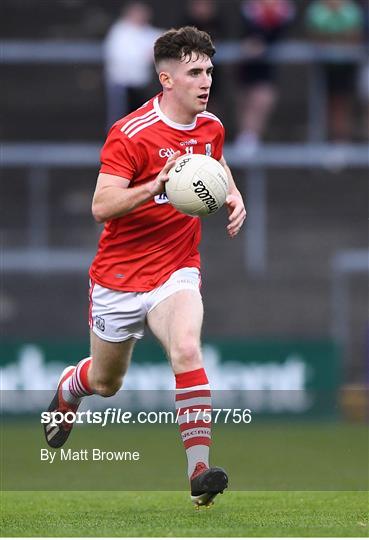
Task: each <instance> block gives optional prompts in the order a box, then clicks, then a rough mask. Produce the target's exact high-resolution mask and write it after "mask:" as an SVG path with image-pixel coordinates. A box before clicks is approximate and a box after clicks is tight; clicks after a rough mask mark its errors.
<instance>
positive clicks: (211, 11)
mask: <svg viewBox="0 0 369 540" xmlns="http://www.w3.org/2000/svg"><path fill="white" fill-rule="evenodd" d="M181 25H183V26H196V28H198V29H199V30H204V31H205V32H207V33H208V34H210V36H211V38H212V40H213V41H216V40H218V39H224V23H223V18H222V17H221V16H220V13H219V11H218V4H217V2H216V1H215V0H188V2H187V4H186V13H185V18H184V21H183V23H181Z"/></svg>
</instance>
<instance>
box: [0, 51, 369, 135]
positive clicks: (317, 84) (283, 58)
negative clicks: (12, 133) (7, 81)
mask: <svg viewBox="0 0 369 540" xmlns="http://www.w3.org/2000/svg"><path fill="white" fill-rule="evenodd" d="M0 51H1V61H2V63H3V64H27V63H31V64H37V63H52V64H58V63H64V64H65V63H72V64H76V63H79V62H80V63H84V64H96V63H98V64H102V63H103V45H102V42H100V41H83V42H80V41H69V40H68V41H62V40H60V41H50V40H42V41H37V40H32V41H17V40H2V41H1V40H0ZM367 57H368V50H367V47H365V46H364V45H348V44H345V45H330V44H324V45H318V44H314V43H311V42H308V41H296V40H288V41H284V42H283V43H280V44H277V45H275V46H274V47H273V48H272V49H271V51H270V52H269V54H268V58H269V60H270V61H271V62H273V63H283V64H296V63H297V64H302V63H303V64H308V65H309V71H310V77H309V99H308V140H309V141H310V142H320V141H323V140H324V139H325V136H326V126H327V119H326V102H327V88H326V78H325V71H324V69H323V66H322V64H323V63H330V62H332V63H335V64H337V63H342V62H354V63H358V64H360V63H365V62H366V61H367ZM246 58H247V54H246V53H245V51H244V50H243V49H242V48H241V46H240V42H238V41H227V42H225V41H224V42H218V43H217V54H216V56H215V57H214V61H215V63H219V64H230V63H235V62H237V61H239V60H242V59H246Z"/></svg>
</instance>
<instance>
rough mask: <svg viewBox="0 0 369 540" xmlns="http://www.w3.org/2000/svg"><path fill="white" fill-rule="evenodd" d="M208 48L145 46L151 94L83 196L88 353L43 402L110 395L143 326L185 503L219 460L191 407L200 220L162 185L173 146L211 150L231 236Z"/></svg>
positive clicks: (234, 203) (194, 42) (232, 201)
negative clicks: (90, 233)
mask: <svg viewBox="0 0 369 540" xmlns="http://www.w3.org/2000/svg"><path fill="white" fill-rule="evenodd" d="M214 53H215V49H214V47H213V44H212V42H211V39H210V36H209V35H208V34H206V33H205V32H202V31H199V30H197V29H196V28H194V27H183V28H180V29H178V30H169V31H168V32H166V33H164V34H163V35H162V36H161V37H159V38H158V40H157V41H156V43H155V46H154V57H155V66H156V70H157V73H158V76H159V80H160V83H161V85H162V87H163V91H162V93H160V94H159V95H157V96H156V97H154V98H153V99H151V100H150V101H148V102H147V103H145V104H144V105H143V106H142V107H141V108H139V109H138V110H136V111H134V112H133V113H131V114H129V115H128V116H126V117H125V118H123V119H121V120H119V121H118V122H116V123H115V124H114V125H113V127H112V128H111V130H110V132H109V134H108V137H107V140H106V142H105V145H104V147H103V149H102V153H101V164H102V165H101V169H100V174H99V176H98V180H97V185H96V191H95V194H94V197H93V202H92V213H93V216H94V218H95V219H96V221H98V222H99V223H105V228H104V231H103V233H102V235H101V238H100V242H99V246H98V251H97V254H96V257H95V259H94V261H93V263H92V265H91V268H90V279H91V287H90V317H89V319H90V328H91V357H89V358H85V359H83V360H81V361H80V362H79V363H78V364H77V366H73V367H69V368H67V369H66V370H65V371H64V372H63V374H62V376H61V379H60V382H59V386H58V389H57V392H56V394H55V397H54V399H53V401H52V403H51V405H50V408H49V411H55V410H57V411H62V412H66V411H75V410H76V409H77V408H78V406H79V404H80V402H81V399H82V398H83V397H84V396H88V395H91V394H99V395H101V396H105V397H108V396H112V395H113V394H115V393H116V392H117V391H118V390H119V389H120V387H121V385H122V381H123V377H124V375H125V373H126V371H127V368H128V365H129V362H130V359H131V355H132V351H133V348H134V344H135V342H136V340H138V339H141V338H142V337H143V333H144V326H145V324H147V325H148V326H149V327H150V329H151V330H152V332H153V333H154V335H155V336H156V337H157V338H158V340H159V342H160V343H161V345H162V346H163V348H164V349H165V351H166V353H167V356H168V358H169V359H170V363H171V367H172V369H173V373H174V375H175V381H176V408H177V410H178V409H181V410H180V413H181V412H182V411H184V410H185V407H186V410H187V411H188V412H187V413H186V414H179V424H180V431H181V436H182V440H183V443H184V447H185V450H186V454H187V459H188V475H189V479H190V484H191V495H192V500H193V501H194V503H195V504H197V505H209V504H211V502H212V501H213V499H214V497H215V496H216V495H217V494H218V493H221V492H223V490H224V489H225V488H226V487H227V483H228V479H227V475H226V473H225V471H224V470H223V469H221V468H218V467H212V468H209V446H210V442H211V428H210V424H209V423H208V422H206V421H205V418H203V419H202V418H201V416H200V417H199V418H197V421H195V418H194V417H195V414H197V413H193V412H192V413H191V411H193V409H200V410H201V411H205V412H206V411H208V410H209V408H210V406H211V396H210V388H209V382H208V379H207V376H206V373H205V369H204V366H203V361H202V356H201V347H200V333H201V326H202V320H203V305H202V300H201V294H200V290H199V289H200V256H199V251H198V246H199V243H200V235H201V232H200V225H201V224H200V219H199V218H195V217H190V216H187V215H185V214H182V213H180V212H178V211H177V210H176V209H175V208H174V207H173V206H171V205H170V204H168V203H167V201H166V199H165V195H164V192H165V182H166V181H167V180H168V173H169V171H170V169H171V168H172V167H173V165H174V163H175V161H176V159H177V158H178V157H179V156H180V155H181V154H185V153H186V152H187V153H197V154H208V155H212V157H213V158H215V159H217V160H219V161H220V163H221V164H222V165H223V166H224V167H225V168H226V171H227V175H228V177H229V186H230V187H229V194H228V197H227V200H226V204H227V206H228V212H229V224H228V226H227V229H228V233H229V236H230V237H231V238H233V237H234V236H236V235H237V233H238V232H239V230H240V228H241V226H242V223H243V221H244V219H245V216H246V212H245V208H244V204H243V201H242V197H241V195H240V193H239V191H238V190H237V188H236V186H235V183H234V181H233V178H232V175H231V172H230V170H229V168H228V167H227V165H226V162H225V160H224V157H223V154H222V148H223V142H224V128H223V126H222V123H221V122H220V120H219V119H218V118H217V117H216V116H214V115H213V114H211V113H210V112H207V111H206V107H207V102H208V99H209V92H210V87H211V81H212V71H213V65H212V62H211V58H212V57H213V55H214ZM71 428H72V424H67V423H65V424H63V425H59V426H58V428H56V427H52V426H50V425H46V427H45V434H46V438H47V441H48V443H49V445H50V446H53V447H59V446H62V445H63V444H64V443H65V441H66V440H67V438H68V436H69V434H70V430H71Z"/></svg>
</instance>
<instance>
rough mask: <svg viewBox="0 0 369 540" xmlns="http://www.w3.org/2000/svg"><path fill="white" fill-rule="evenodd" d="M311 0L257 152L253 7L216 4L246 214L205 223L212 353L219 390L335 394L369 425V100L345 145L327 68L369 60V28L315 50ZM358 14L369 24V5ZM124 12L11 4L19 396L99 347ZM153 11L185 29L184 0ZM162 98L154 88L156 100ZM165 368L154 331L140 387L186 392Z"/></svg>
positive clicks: (12, 385)
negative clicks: (248, 85)
mask: <svg viewBox="0 0 369 540" xmlns="http://www.w3.org/2000/svg"><path fill="white" fill-rule="evenodd" d="M309 4H311V2H308V1H304V0H301V1H300V0H299V1H295V2H294V5H295V9H296V17H295V19H294V21H293V23H292V24H291V25H290V27H289V28H288V30H287V32H286V34H285V35H284V38H283V40H282V41H280V42H279V43H278V44H276V45H275V46H274V47H271V48H270V52H269V55H270V56H269V58H270V61H271V62H272V64H273V65H275V66H278V73H277V80H276V85H277V87H278V94H279V99H278V101H277V103H276V106H275V108H274V110H273V113H272V116H271V118H270V120H269V122H268V125H267V127H266V130H265V134H264V136H263V142H262V144H261V146H260V147H259V148H258V149H257V150H256V151H255V152H254V153H252V154H251V155H248V154H247V152H243V151H242V149H241V150H240V148H239V146H237V145H235V144H234V141H235V140H236V136H237V130H238V125H237V118H238V116H239V105H238V101H237V99H236V98H237V96H238V94H239V88H238V79H237V76H236V72H237V66H238V63H239V62H240V60H241V57H242V50H243V49H242V47H241V44H240V39H241V36H242V28H241V22H240V3H239V2H237V1H233V0H227V1H224V2H221V1H219V2H218V3H217V6H218V8H219V13H220V14H221V18H222V21H223V24H224V27H223V30H222V35H220V37H219V39H216V40H215V41H216V46H217V51H218V52H217V55H216V57H215V63H216V72H215V73H216V74H215V78H216V84H217V101H216V111H214V112H216V113H217V114H218V115H219V116H220V117H221V119H222V120H223V122H224V124H225V127H226V130H227V134H228V139H227V141H226V142H227V145H226V149H225V156H226V158H227V160H228V162H229V164H230V165H231V167H232V169H233V171H234V175H235V178H236V181H237V183H238V186H239V188H240V189H241V191H242V192H243V194H244V195H245V198H246V206H247V210H248V220H247V222H246V226H245V228H244V230H243V232H242V234H241V235H240V236H239V237H238V238H237V239H236V240H234V241H230V240H229V239H228V238H227V236H226V233H225V223H226V215H225V212H223V213H222V212H221V213H219V214H217V215H216V216H214V217H212V218H210V219H209V220H208V221H207V222H206V223H205V222H204V227H203V241H202V257H203V283H204V286H203V295H204V302H205V309H206V317H205V323H204V331H203V339H204V343H205V356H206V361H207V363H208V366H209V373H210V378H211V379H212V380H213V381H215V386H216V385H217V384H218V385H219V386H218V388H225V389H229V388H237V387H239V388H252V389H255V390H262V391H263V390H265V391H270V390H299V391H308V390H319V391H323V392H324V391H325V390H327V391H329V393H330V394H329V395H332V396H333V397H332V400H331V401H330V402H329V403H328V405H327V401H329V400H322V401H321V403H322V409H321V411H320V412H321V413H322V414H323V413H327V414H332V407H333V409H334V414H335V415H337V414H338V415H339V416H342V415H343V416H345V417H348V418H350V419H356V420H365V419H366V420H367V418H368V417H367V414H368V413H367V411H368V403H367V401H366V400H367V388H368V377H369V353H368V311H367V310H368V286H367V284H368V282H367V279H368V164H369V155H368V126H367V123H366V121H367V118H368V103H369V97H368V101H365V99H363V98H362V97H360V95H359V90H358V86H357V85H356V81H355V84H354V85H353V87H354V91H353V93H352V95H351V98H352V100H353V111H352V115H353V116H352V120H353V122H352V124H353V131H352V134H351V136H350V138H349V139H348V140H345V141H341V142H340V143H339V144H337V143H336V142H335V141H332V140H331V139H330V137H329V136H328V132H327V99H328V97H327V84H326V82H327V81H326V79H325V68H324V66H325V65H326V64H327V63H328V64H332V65H339V64H342V63H343V62H346V63H347V62H348V63H351V64H353V65H356V66H357V67H358V68H359V69H360V68H362V67H364V65H365V62H366V61H367V57H368V49H367V46H366V44H365V43H366V42H365V40H367V39H368V38H367V37H365V30H364V26H363V29H362V34H361V39H360V40H359V41H357V42H355V43H353V44H352V43H344V44H337V43H334V44H332V43H330V44H324V45H322V44H317V43H316V42H314V43H313V42H312V41H311V40H310V39H309V35H308V33H307V31H306V24H305V17H306V11H307V9H308V8H309ZM357 4H358V5H359V6H360V7H361V9H362V10H363V14H364V15H363V17H365V13H366V15H367V11H368V5H367V2H357ZM122 5H124V2H118V1H116V0H104V1H102V0H57V1H55V2H46V1H42V0H27V2H24V1H23V0H2V9H1V11H2V23H3V24H2V38H1V42H0V47H1V56H2V65H1V72H2V90H3V91H2V92H1V97H0V99H1V109H2V125H1V135H0V137H1V146H2V157H1V160H2V169H3V170H2V180H1V200H2V211H1V216H0V221H1V230H2V233H1V234H2V263H1V264H2V281H1V283H2V285H1V291H0V301H1V311H0V317H1V326H2V328H3V330H2V335H3V347H2V353H1V355H0V363H1V371H2V381H3V388H5V389H9V390H14V389H22V388H30V389H48V388H51V387H52V386H53V385H55V382H56V378H57V376H58V374H59V373H60V368H61V366H62V365H63V364H64V365H67V363H68V364H70V363H73V362H75V361H77V360H78V359H79V358H80V357H81V355H82V356H85V355H86V353H87V351H88V327H87V317H88V298H87V291H88V279H87V272H88V266H89V263H90V261H91V259H92V257H93V255H94V252H95V249H96V242H97V239H98V235H99V232H100V227H99V226H97V225H96V224H95V223H94V221H93V219H92V217H91V212H90V202H91V197H92V194H93V191H94V187H95V180H96V176H97V171H98V159H99V149H100V147H101V145H102V143H103V141H104V137H105V122H106V106H105V90H104V69H103V53H102V42H103V39H104V37H105V36H106V33H107V31H108V29H109V27H110V26H111V25H112V24H113V22H114V21H116V19H117V17H118V15H119V11H120V9H121V7H122ZM150 5H151V6H152V7H153V21H152V22H153V24H154V25H155V26H156V27H159V28H168V27H171V26H178V25H181V24H182V22H183V21H184V20H185V13H184V9H185V5H184V3H182V2H179V1H177V0H175V1H174V0H160V1H159V0H155V1H154V0H152V1H151V2H150ZM157 90H158V86H157V83H156V82H155V79H154V78H153V81H152V83H151V85H150V91H152V93H154V92H156V91H157ZM219 96H221V99H220V98H219ZM209 109H210V110H212V108H211V106H210V107H209ZM163 362H164V358H163V356H162V355H161V354H160V352H159V350H158V348H157V346H155V345H154V344H153V343H152V342H151V341H150V338H149V337H147V341H146V342H145V343H144V344H142V345H141V344H140V347H139V348H138V351H137V354H136V357H135V359H134V365H133V366H132V371H131V374H130V375H129V377H130V378H128V381H127V384H128V387H130V388H134V387H139V388H145V387H146V388H148V387H150V384H151V385H154V387H155V388H160V385H161V384H162V385H164V387H166V388H170V386H171V379H170V375H169V369H167V368H162V367H161V366H160V365H159V364H160V363H163ZM152 365H154V369H153V368H152ZM163 369H164V371H163ZM155 373H158V375H157V376H155ZM165 377H167V378H168V381H169V382H168V383H163V381H164V380H165ZM227 377H228V378H227ZM324 403H325V405H324ZM313 408H314V407H313ZM277 409H278V407H277ZM282 409H283V408H282ZM290 409H291V408H290ZM314 411H315V412H316V404H315V409H314ZM264 412H265V411H264ZM266 412H268V411H266ZM269 412H270V413H273V407H271V408H270V410H269ZM279 412H281V411H279ZM282 412H283V410H282ZM284 412H291V410H288V407H286V410H285V411H284ZM292 412H294V413H295V414H298V412H299V411H298V408H297V409H296V410H294V409H293V406H292ZM303 412H309V411H303Z"/></svg>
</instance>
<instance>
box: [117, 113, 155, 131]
mask: <svg viewBox="0 0 369 540" xmlns="http://www.w3.org/2000/svg"><path fill="white" fill-rule="evenodd" d="M155 117H156V118H157V117H158V115H157V114H156V112H155V111H154V112H153V114H151V115H150V116H148V117H147V118H144V119H142V120H137V122H135V123H134V124H132V125H130V126H129V127H128V128H127V129H125V130H124V132H123V133H125V135H129V134H130V133H131V132H132V131H133V130H135V129H136V128H137V127H138V126H140V125H141V124H146V122H149V121H150V120H153V119H154V118H155Z"/></svg>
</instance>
